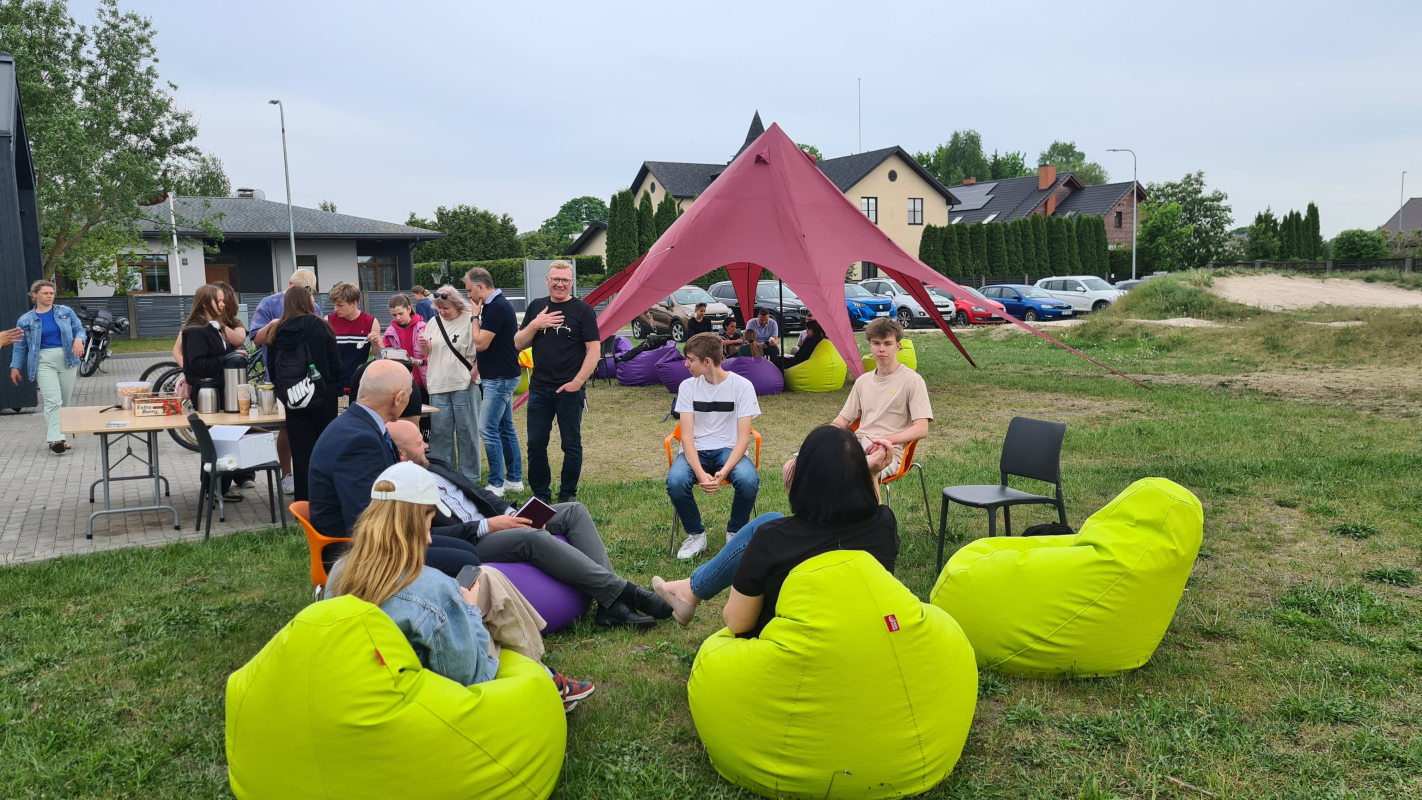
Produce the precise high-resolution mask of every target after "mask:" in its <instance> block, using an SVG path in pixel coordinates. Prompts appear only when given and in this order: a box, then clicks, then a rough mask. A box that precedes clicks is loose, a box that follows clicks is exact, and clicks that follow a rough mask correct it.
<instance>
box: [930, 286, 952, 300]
mask: <svg viewBox="0 0 1422 800" xmlns="http://www.w3.org/2000/svg"><path fill="white" fill-rule="evenodd" d="M925 288H926V289H928V293H929V294H931V295H933V296H934V297H940V298H942V299H944V300H952V299H953V295H951V294H948V293H947V292H945V291H943V290H942V289H940V288H938V287H937V286H927V287H925Z"/></svg>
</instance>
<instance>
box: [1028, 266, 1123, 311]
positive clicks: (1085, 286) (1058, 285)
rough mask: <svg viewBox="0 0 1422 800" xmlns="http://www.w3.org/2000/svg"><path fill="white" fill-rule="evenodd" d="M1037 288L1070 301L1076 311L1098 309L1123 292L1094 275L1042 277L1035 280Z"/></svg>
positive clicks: (1107, 304) (1114, 299)
mask: <svg viewBox="0 0 1422 800" xmlns="http://www.w3.org/2000/svg"><path fill="white" fill-rule="evenodd" d="M1037 288H1038V289H1041V290H1042V291H1044V292H1046V293H1047V294H1049V295H1051V296H1052V297H1055V298H1057V299H1058V300H1065V301H1067V302H1068V303H1071V306H1072V308H1074V309H1076V310H1077V311H1100V310H1101V309H1103V308H1105V307H1106V306H1109V305H1111V304H1112V303H1114V302H1116V301H1117V300H1118V299H1120V297H1121V296H1122V295H1124V294H1125V292H1123V291H1120V290H1118V289H1116V287H1114V286H1112V285H1111V284H1109V283H1107V282H1106V281H1103V280H1101V279H1100V278H1098V277H1096V276H1095V275H1067V276H1064V277H1060V278H1043V279H1041V280H1040V281H1037Z"/></svg>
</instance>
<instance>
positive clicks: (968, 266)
mask: <svg viewBox="0 0 1422 800" xmlns="http://www.w3.org/2000/svg"><path fill="white" fill-rule="evenodd" d="M953 227H955V228H957V229H958V277H960V278H966V277H968V276H969V275H972V274H973V226H972V225H962V226H958V225H954V226H953Z"/></svg>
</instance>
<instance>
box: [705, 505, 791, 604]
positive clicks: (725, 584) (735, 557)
mask: <svg viewBox="0 0 1422 800" xmlns="http://www.w3.org/2000/svg"><path fill="white" fill-rule="evenodd" d="M784 516H785V515H784V514H782V513H780V512H779V511H767V512H765V513H764V514H761V515H760V516H758V517H756V518H755V519H753V520H751V521H750V522H747V523H746V524H745V525H744V526H743V527H742V528H741V529H740V530H738V531H736V538H734V539H732V540H731V541H729V542H726V546H725V547H723V548H721V552H719V553H717V554H716V555H714V556H712V557H711V560H710V561H707V562H706V563H705V564H702V565H701V566H699V567H697V568H696V571H695V572H693V573H691V593H692V594H694V595H696V596H697V597H699V598H701V599H702V600H710V599H711V598H713V597H715V596H716V595H718V594H720V593H721V592H724V591H726V590H727V589H729V588H731V581H732V580H734V579H735V577H736V567H738V566H740V565H741V553H744V552H745V550H746V546H747V545H749V544H750V543H751V539H752V538H753V537H754V536H755V532H756V530H757V529H758V528H760V526H761V525H763V524H764V523H767V522H769V521H771V520H773V519H780V518H781V517H784Z"/></svg>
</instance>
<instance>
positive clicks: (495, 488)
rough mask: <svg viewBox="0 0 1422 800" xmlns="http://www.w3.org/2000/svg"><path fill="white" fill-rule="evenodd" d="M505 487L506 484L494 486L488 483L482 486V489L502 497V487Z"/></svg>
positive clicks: (506, 486)
mask: <svg viewBox="0 0 1422 800" xmlns="http://www.w3.org/2000/svg"><path fill="white" fill-rule="evenodd" d="M506 488H508V485H507V484H505V485H504V486H495V485H493V484H489V485H488V486H485V487H484V491H486V492H488V493H489V494H492V495H493V496H495V497H503V496H504V489H506Z"/></svg>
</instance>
